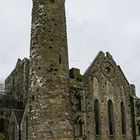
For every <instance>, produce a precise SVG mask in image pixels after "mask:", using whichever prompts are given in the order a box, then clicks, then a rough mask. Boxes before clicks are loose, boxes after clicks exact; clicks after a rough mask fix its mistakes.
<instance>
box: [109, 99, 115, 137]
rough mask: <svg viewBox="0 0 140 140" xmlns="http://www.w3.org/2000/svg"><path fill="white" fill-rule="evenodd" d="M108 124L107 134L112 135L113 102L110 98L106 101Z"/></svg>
mask: <svg viewBox="0 0 140 140" xmlns="http://www.w3.org/2000/svg"><path fill="white" fill-rule="evenodd" d="M108 124H109V135H114V113H113V103H112V101H111V100H109V101H108Z"/></svg>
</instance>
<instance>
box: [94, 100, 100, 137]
mask: <svg viewBox="0 0 140 140" xmlns="http://www.w3.org/2000/svg"><path fill="white" fill-rule="evenodd" d="M94 112H95V132H96V135H100V109H99V101H98V100H97V99H96V100H95V102H94Z"/></svg>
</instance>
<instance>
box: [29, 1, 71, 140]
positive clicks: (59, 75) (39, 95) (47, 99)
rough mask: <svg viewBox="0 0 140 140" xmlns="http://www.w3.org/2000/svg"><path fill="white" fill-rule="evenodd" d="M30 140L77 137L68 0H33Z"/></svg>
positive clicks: (61, 139) (62, 139) (55, 139)
mask: <svg viewBox="0 0 140 140" xmlns="http://www.w3.org/2000/svg"><path fill="white" fill-rule="evenodd" d="M30 58H31V64H30V89H29V100H28V103H29V124H28V139H29V140H73V128H72V122H71V119H72V117H71V107H70V96H69V72H68V71H69V66H68V48H67V34H66V20H65V0H33V10H32V30H31V48H30Z"/></svg>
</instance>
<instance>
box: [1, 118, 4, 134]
mask: <svg viewBox="0 0 140 140" xmlns="http://www.w3.org/2000/svg"><path fill="white" fill-rule="evenodd" d="M0 132H2V133H4V119H0Z"/></svg>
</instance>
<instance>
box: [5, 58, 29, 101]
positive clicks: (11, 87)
mask: <svg viewBox="0 0 140 140" xmlns="http://www.w3.org/2000/svg"><path fill="white" fill-rule="evenodd" d="M28 85H29V60H28V59H27V58H25V59H23V60H20V59H18V61H17V64H16V67H15V69H14V70H13V71H12V73H11V74H10V75H9V76H8V77H7V79H6V80H5V93H6V95H11V96H13V97H14V99H16V100H18V101H19V102H24V103H26V101H27V95H28Z"/></svg>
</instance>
